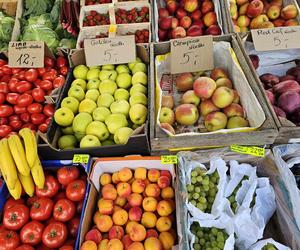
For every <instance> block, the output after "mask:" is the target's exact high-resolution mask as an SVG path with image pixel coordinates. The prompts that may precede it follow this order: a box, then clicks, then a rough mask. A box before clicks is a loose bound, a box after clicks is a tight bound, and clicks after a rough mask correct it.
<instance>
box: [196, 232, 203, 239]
mask: <svg viewBox="0 0 300 250" xmlns="http://www.w3.org/2000/svg"><path fill="white" fill-rule="evenodd" d="M197 236H198V237H199V238H201V237H203V232H202V231H201V230H199V231H198V232H197Z"/></svg>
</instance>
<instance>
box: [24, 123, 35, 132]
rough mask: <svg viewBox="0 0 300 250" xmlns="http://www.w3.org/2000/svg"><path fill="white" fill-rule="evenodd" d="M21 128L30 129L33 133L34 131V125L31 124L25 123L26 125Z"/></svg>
mask: <svg viewBox="0 0 300 250" xmlns="http://www.w3.org/2000/svg"><path fill="white" fill-rule="evenodd" d="M22 128H29V129H31V130H33V131H36V129H37V128H36V125H34V124H32V123H26V124H24V125H23V126H22Z"/></svg>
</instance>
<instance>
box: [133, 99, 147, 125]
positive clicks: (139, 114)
mask: <svg viewBox="0 0 300 250" xmlns="http://www.w3.org/2000/svg"><path fill="white" fill-rule="evenodd" d="M147 111H148V110H147V108H146V107H145V106H144V105H143V104H139V103H138V104H134V105H133V106H131V108H130V110H129V117H130V119H131V121H132V122H133V123H134V124H138V125H142V124H143V123H145V121H146V118H147Z"/></svg>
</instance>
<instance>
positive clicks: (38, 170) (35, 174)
mask: <svg viewBox="0 0 300 250" xmlns="http://www.w3.org/2000/svg"><path fill="white" fill-rule="evenodd" d="M31 175H32V178H33V181H34V183H35V185H37V187H38V188H43V187H44V184H45V175H44V170H43V167H42V164H41V161H40V159H39V158H37V159H36V161H35V163H34V166H33V168H31Z"/></svg>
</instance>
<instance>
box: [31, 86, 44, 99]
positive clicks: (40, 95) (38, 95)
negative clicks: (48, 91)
mask: <svg viewBox="0 0 300 250" xmlns="http://www.w3.org/2000/svg"><path fill="white" fill-rule="evenodd" d="M31 95H32V97H33V100H34V101H36V102H44V101H45V91H44V90H43V89H42V88H34V89H33V90H32V93H31Z"/></svg>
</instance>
